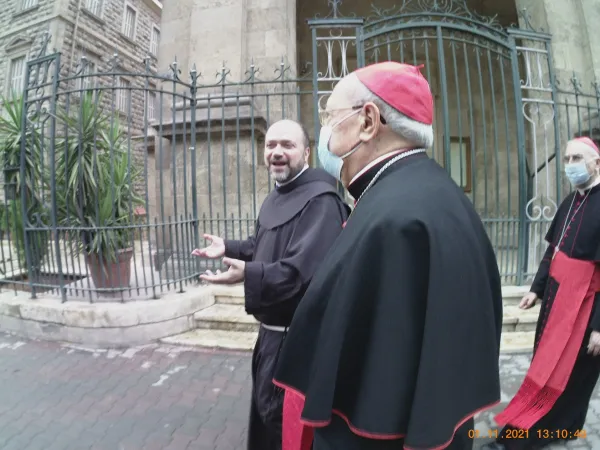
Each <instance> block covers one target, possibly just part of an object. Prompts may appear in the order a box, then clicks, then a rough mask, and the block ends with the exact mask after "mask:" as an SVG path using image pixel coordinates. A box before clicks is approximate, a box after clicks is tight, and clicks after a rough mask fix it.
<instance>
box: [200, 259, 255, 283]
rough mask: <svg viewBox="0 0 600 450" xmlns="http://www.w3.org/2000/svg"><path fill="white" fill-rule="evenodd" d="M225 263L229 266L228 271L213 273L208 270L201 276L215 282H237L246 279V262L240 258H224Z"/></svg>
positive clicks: (205, 279)
mask: <svg viewBox="0 0 600 450" xmlns="http://www.w3.org/2000/svg"><path fill="white" fill-rule="evenodd" d="M223 264H225V265H226V266H229V269H228V270H227V272H217V273H212V272H211V271H210V270H207V271H206V272H205V273H203V274H202V275H200V278H201V279H202V280H204V281H208V282H209V283H215V284H236V283H240V282H242V281H244V270H245V268H246V263H245V262H244V261H240V260H239V259H232V258H223Z"/></svg>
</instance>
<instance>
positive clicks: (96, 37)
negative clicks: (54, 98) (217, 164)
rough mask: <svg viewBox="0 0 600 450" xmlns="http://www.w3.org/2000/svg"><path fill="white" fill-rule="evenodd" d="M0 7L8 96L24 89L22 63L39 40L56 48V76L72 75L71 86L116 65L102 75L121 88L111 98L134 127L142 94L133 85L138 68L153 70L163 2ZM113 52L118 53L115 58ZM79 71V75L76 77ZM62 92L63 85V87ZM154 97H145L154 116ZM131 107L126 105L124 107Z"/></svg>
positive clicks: (105, 0)
mask: <svg viewBox="0 0 600 450" xmlns="http://www.w3.org/2000/svg"><path fill="white" fill-rule="evenodd" d="M5 3H6V5H3V8H2V9H1V10H0V93H1V94H2V95H3V96H10V95H11V91H13V90H14V91H15V92H17V95H20V93H21V92H22V90H23V83H24V82H25V64H26V61H27V60H31V59H32V58H34V57H35V56H36V55H37V54H38V52H39V51H40V47H41V46H42V45H44V38H45V35H46V34H47V35H48V36H49V37H50V41H49V42H48V43H47V46H48V51H50V52H51V51H52V50H54V49H55V50H57V51H58V52H60V53H61V60H60V64H61V76H62V77H63V79H66V78H69V77H73V79H72V80H71V83H70V87H69V88H65V89H70V90H73V91H74V90H76V89H85V88H89V87H91V85H92V84H102V83H103V79H102V76H100V75H98V76H90V77H85V75H87V74H89V75H93V74H97V73H102V72H109V71H110V72H115V71H117V70H118V71H119V72H120V73H122V74H123V76H120V77H119V78H118V79H114V80H113V79H111V76H110V75H108V76H106V77H104V78H105V79H104V82H105V83H110V82H113V81H114V83H115V84H116V85H117V86H118V87H123V88H125V89H123V90H120V91H117V93H116V94H115V104H116V106H117V107H118V108H120V109H121V110H122V111H121V112H122V113H123V115H125V116H131V120H132V123H133V124H134V126H136V127H137V128H138V129H139V128H141V124H142V122H143V118H142V117H141V116H142V113H141V112H142V111H143V110H144V103H145V101H146V97H147V95H144V93H142V92H140V91H137V90H131V91H130V90H127V89H126V88H130V87H131V88H134V87H135V83H139V80H138V79H137V78H136V77H133V76H131V77H128V76H127V74H129V73H131V74H137V73H139V72H143V71H144V70H145V67H146V65H148V66H149V70H150V71H153V72H156V71H157V67H158V66H157V55H158V47H159V42H160V34H161V32H160V22H161V14H162V3H161V2H160V1H158V0H126V1H123V0H6V2H5ZM115 55H117V57H116V58H115ZM78 76H81V77H80V78H77V77H78ZM65 92H66V91H65ZM156 103H157V100H156V96H155V94H154V93H153V94H152V98H150V99H149V102H148V104H149V106H148V107H147V109H148V115H150V117H151V118H153V117H154V113H155V110H156V107H155V105H156ZM130 107H131V110H129V109H130Z"/></svg>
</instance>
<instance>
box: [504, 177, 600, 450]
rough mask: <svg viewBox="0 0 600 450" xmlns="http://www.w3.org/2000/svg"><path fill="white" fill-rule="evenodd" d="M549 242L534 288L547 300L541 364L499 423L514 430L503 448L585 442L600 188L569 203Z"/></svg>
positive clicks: (539, 344)
mask: <svg viewBox="0 0 600 450" xmlns="http://www.w3.org/2000/svg"><path fill="white" fill-rule="evenodd" d="M561 236H562V239H561ZM546 240H547V241H548V243H549V245H548V249H547V250H546V253H545V255H544V258H543V260H542V262H541V264H540V266H539V269H538V272H537V275H536V277H535V279H534V282H533V284H532V286H531V291H532V292H535V293H536V294H537V296H538V297H539V298H541V299H542V304H541V310H540V316H539V319H538V323H537V329H536V333H535V344H534V356H533V359H532V361H531V366H530V368H529V371H528V372H527V375H526V377H525V380H524V381H523V384H522V385H521V387H520V389H519V391H518V392H517V394H516V395H515V397H514V398H513V399H512V401H511V402H510V403H509V405H508V406H507V408H506V409H505V410H504V411H503V412H502V413H500V414H499V415H498V416H496V421H497V422H498V424H500V425H505V424H506V425H507V426H506V427H505V428H504V430H503V431H502V433H501V437H500V438H499V439H498V442H500V443H502V444H504V446H505V447H506V448H508V449H519V450H520V449H523V450H525V449H527V450H529V449H531V448H534V447H535V446H536V445H542V444H543V445H547V444H549V443H551V442H554V441H561V440H574V439H577V438H582V437H585V431H584V429H583V426H584V423H585V417H586V414H587V410H588V406H589V402H590V398H591V395H592V392H593V390H594V387H595V385H596V382H597V381H598V375H599V374H600V357H595V356H592V355H590V354H588V352H587V346H588V343H589V339H590V334H591V332H592V330H598V331H600V308H598V307H597V305H598V298H599V297H600V295H599V294H598V291H600V276H599V275H600V274H599V271H598V264H597V263H598V262H599V261H600V185H598V186H595V187H593V188H591V189H588V190H587V191H585V192H583V193H580V192H578V191H576V192H573V193H571V194H570V195H569V196H568V197H567V198H566V199H565V200H564V201H563V202H562V204H561V205H560V207H559V208H558V211H557V213H556V216H555V217H554V220H553V221H552V224H551V225H550V229H549V230H548V233H547V234H546ZM559 243H560V246H559ZM557 250H558V251H557ZM524 430H527V432H526V433H525V432H523V431H524ZM515 436H519V439H515V438H514V437H515Z"/></svg>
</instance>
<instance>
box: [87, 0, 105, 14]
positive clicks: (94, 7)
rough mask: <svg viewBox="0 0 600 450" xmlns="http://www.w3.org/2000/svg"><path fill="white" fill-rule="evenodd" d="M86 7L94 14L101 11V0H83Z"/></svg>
mask: <svg viewBox="0 0 600 450" xmlns="http://www.w3.org/2000/svg"><path fill="white" fill-rule="evenodd" d="M85 7H86V9H87V10H88V11H89V12H91V13H92V14H94V15H96V16H100V13H101V11H102V0H85Z"/></svg>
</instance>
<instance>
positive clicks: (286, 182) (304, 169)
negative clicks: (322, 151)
mask: <svg viewBox="0 0 600 450" xmlns="http://www.w3.org/2000/svg"><path fill="white" fill-rule="evenodd" d="M306 169H308V164H304V167H303V168H302V170H301V171H300V172H299V173H298V175H296V176H295V177H294V178H292V179H291V180H288V181H284V182H283V183H279V182H277V181H276V182H275V186H277V187H281V186H285V185H286V184H290V183H291V182H292V181H294V180H295V179H296V178H298V177H299V176H300V175H302V174H303V173H304V172H306Z"/></svg>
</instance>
